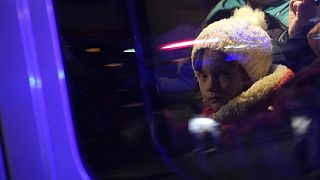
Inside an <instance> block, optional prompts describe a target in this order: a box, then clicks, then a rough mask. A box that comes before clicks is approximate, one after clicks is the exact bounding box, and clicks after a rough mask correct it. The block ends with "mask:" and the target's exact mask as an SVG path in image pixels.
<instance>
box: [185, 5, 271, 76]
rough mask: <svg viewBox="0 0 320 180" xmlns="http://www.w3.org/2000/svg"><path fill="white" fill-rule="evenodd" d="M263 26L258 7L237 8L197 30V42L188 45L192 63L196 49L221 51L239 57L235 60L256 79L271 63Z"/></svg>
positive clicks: (269, 49) (264, 25) (268, 43)
mask: <svg viewBox="0 0 320 180" xmlns="http://www.w3.org/2000/svg"><path fill="white" fill-rule="evenodd" d="M266 28H267V24H266V21H265V14H264V13H263V12H262V11H261V10H258V9H256V10H253V9H252V8H251V7H249V6H245V7H242V8H240V9H237V10H235V11H234V14H233V16H231V17H230V18H228V19H222V20H220V21H216V22H214V23H212V24H210V25H209V26H207V27H206V28H204V29H203V30H202V31H201V33H200V35H199V36H198V37H197V39H196V41H197V42H201V43H196V44H195V45H194V46H193V49H192V54H191V60H192V65H194V60H195V58H196V53H197V52H198V51H199V50H200V49H211V50H218V51H222V52H224V53H226V54H228V55H237V56H238V57H239V56H240V57H242V58H241V59H238V61H237V62H238V63H239V64H240V65H241V66H242V67H243V69H244V70H245V71H246V72H247V74H248V75H249V77H250V78H251V80H252V81H253V82H256V81H257V80H259V79H260V78H262V77H264V76H266V75H267V73H268V71H269V69H270V66H271V64H272V44H271V38H270V36H269V35H268V34H267V32H266ZM193 68H194V67H193Z"/></svg>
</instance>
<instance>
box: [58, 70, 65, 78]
mask: <svg viewBox="0 0 320 180" xmlns="http://www.w3.org/2000/svg"><path fill="white" fill-rule="evenodd" d="M64 78H65V75H64V71H58V79H64Z"/></svg>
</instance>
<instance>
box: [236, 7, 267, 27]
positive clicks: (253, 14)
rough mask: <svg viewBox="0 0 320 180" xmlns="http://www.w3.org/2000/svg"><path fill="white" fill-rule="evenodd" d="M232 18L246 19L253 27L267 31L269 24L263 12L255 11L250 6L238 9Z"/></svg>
mask: <svg viewBox="0 0 320 180" xmlns="http://www.w3.org/2000/svg"><path fill="white" fill-rule="evenodd" d="M232 18H236V19H244V20H245V21H248V22H250V24H251V25H253V26H258V27H261V28H262V29H263V30H267V27H268V26H267V23H266V21H265V15H264V13H263V12H262V11H261V10H258V9H256V10H253V9H252V8H251V7H250V6H244V7H242V8H240V9H236V10H235V11H234V14H233V16H232Z"/></svg>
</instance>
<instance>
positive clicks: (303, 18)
mask: <svg viewBox="0 0 320 180" xmlns="http://www.w3.org/2000/svg"><path fill="white" fill-rule="evenodd" d="M316 12H317V5H316V3H315V0H290V9H289V16H288V21H289V30H288V33H289V37H292V36H294V35H295V34H296V33H297V32H298V30H299V29H300V28H302V27H303V26H305V25H307V24H308V23H309V20H310V19H311V18H314V17H315V16H316Z"/></svg>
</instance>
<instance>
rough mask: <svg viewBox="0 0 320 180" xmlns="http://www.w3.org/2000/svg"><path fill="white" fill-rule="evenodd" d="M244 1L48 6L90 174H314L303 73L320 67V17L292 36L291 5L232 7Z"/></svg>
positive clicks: (312, 112)
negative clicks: (319, 39)
mask: <svg viewBox="0 0 320 180" xmlns="http://www.w3.org/2000/svg"><path fill="white" fill-rule="evenodd" d="M246 2H247V1H244V0H237V1H231V0H222V1H218V0H161V1H147V0H142V1H134V0H127V1H124V0H55V1H54V5H55V14H56V18H57V26H58V29H59V37H60V41H61V49H62V52H63V56H64V57H63V60H64V66H65V71H66V79H67V84H68V90H69V97H70V99H71V107H72V114H73V119H74V125H75V132H76V137H77V142H78V147H79V151H80V153H81V154H80V155H81V157H82V160H83V162H84V164H85V166H86V168H87V170H88V171H89V172H90V174H91V175H92V176H93V177H95V178H99V179H131V178H137V179H140V178H145V179H176V178H227V179H231V178H233V179H243V178H249V179H250V178H258V177H263V176H265V177H270V178H275V177H277V178H278V177H285V178H290V177H307V178H309V177H311V175H310V174H312V173H313V174H314V173H315V172H318V171H317V170H318V169H317V167H320V164H318V163H316V162H314V161H313V160H312V159H317V158H319V157H320V156H319V151H318V146H319V143H318V142H319V141H317V140H319V139H318V138H319V137H320V136H319V137H318V135H319V134H317V133H318V131H317V130H315V128H317V127H318V125H319V122H318V121H317V120H318V112H319V111H318V109H317V107H318V105H319V104H318V99H317V98H318V96H319V95H318V93H317V91H316V90H317V88H318V87H319V86H317V84H318V79H317V76H318V75H317V74H316V73H314V74H312V73H311V74H303V72H306V71H304V70H305V68H310V64H312V63H315V62H317V61H316V60H315V59H316V58H317V54H316V53H315V52H317V51H316V50H315V49H317V46H316V45H315V46H313V47H311V48H310V45H309V44H310V42H311V43H313V44H317V41H316V39H317V36H316V35H317V30H314V33H313V34H312V33H309V34H308V32H309V31H310V29H311V28H313V27H314V25H315V24H316V23H317V22H318V19H317V18H316V16H315V15H312V13H310V14H307V15H305V16H304V17H305V18H306V19H307V22H308V23H305V24H303V25H301V27H299V28H298V30H297V31H293V30H292V29H289V32H288V31H287V27H288V14H289V1H288V0H282V1H274V0H268V1H263V2H261V1H256V0H251V1H250V2H249V3H250V4H251V7H252V8H253V9H259V10H257V11H261V13H262V12H265V14H264V13H262V14H263V16H262V18H261V16H260V15H259V13H257V11H252V12H251V11H250V10H248V9H247V10H243V9H240V10H239V11H238V12H239V13H238V15H236V13H235V14H234V13H233V12H234V10H235V9H237V8H239V7H243V6H244V5H245V4H246ZM310 7H312V6H311V5H310ZM310 11H311V10H310ZM233 14H234V15H233ZM239 14H240V15H239ZM248 14H249V16H250V15H251V17H253V18H251V17H249V16H248ZM231 16H233V19H232V18H231V19H230V17H231ZM240 16H241V17H240ZM243 17H245V18H243ZM237 18H238V19H237ZM254 18H256V20H257V19H258V20H257V21H259V22H260V23H256V21H254V22H253V21H251V19H254ZM223 19H224V20H223ZM290 22H291V21H290ZM211 23H213V24H211ZM208 25H209V26H208ZM206 27H208V28H206ZM292 32H293V33H292ZM290 33H291V34H290ZM311 35H312V38H311V39H310V38H309V41H308V39H307V37H311ZM313 36H315V38H313ZM197 37H198V38H197ZM196 38H197V40H195V39H196ZM312 40H314V41H312ZM308 43H309V44H308ZM192 48H193V49H192ZM314 50H315V51H314ZM272 64H274V65H272ZM279 64H281V65H279ZM314 67H316V66H314ZM308 71H309V70H308ZM316 71H317V69H316V68H315V69H310V72H316ZM294 74H296V75H295V76H294ZM300 74H302V75H300ZM297 75H298V76H299V77H302V78H306V79H300V80H299V79H298V78H296V77H297ZM309 76H310V77H309ZM293 79H295V80H293ZM302 82H305V83H306V84H303V83H302ZM306 89H307V90H306ZM307 91H308V92H307ZM297 97H299V98H297ZM314 134H317V135H314ZM317 143H318V144H317ZM303 147H307V148H309V150H310V149H314V151H313V152H315V153H311V152H310V151H311V150H310V151H307V150H305V149H303ZM309 156H310V158H311V159H310V158H309ZM301 162H303V163H301ZM319 162H320V161H319ZM306 169H307V170H306Z"/></svg>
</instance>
